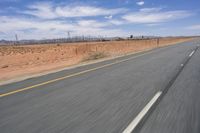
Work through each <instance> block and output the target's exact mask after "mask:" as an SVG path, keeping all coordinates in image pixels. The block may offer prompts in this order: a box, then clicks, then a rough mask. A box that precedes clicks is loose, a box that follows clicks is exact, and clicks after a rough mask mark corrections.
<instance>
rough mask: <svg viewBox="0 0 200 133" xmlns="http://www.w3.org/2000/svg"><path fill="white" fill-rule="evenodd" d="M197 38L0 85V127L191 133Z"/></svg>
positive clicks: (195, 123) (35, 131)
mask: <svg viewBox="0 0 200 133" xmlns="http://www.w3.org/2000/svg"><path fill="white" fill-rule="evenodd" d="M198 45H200V41H197V40H195V41H191V42H185V43H181V44H177V45H173V46H167V47H163V48H158V49H154V50H151V51H148V52H143V53H139V54H135V55H129V56H125V57H120V58H117V59H113V60H109V61H104V62H100V63H96V64H92V65H87V66H82V67H79V68H75V69H71V70H64V71H61V72H57V73H53V74H48V75H45V76H41V77H36V78H31V79H27V80H24V81H21V82H17V83H12V84H8V85H3V86H0V132H1V133H122V132H124V133H129V132H132V131H133V132H141V133H175V132H176V133H199V132H200V113H199V112H200V48H199V49H197V46H198Z"/></svg>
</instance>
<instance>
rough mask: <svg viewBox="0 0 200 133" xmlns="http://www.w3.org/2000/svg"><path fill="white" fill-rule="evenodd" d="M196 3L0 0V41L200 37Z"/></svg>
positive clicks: (177, 0) (199, 1)
mask: <svg viewBox="0 0 200 133" xmlns="http://www.w3.org/2000/svg"><path fill="white" fill-rule="evenodd" d="M199 5H200V0H0V39H8V40H13V39H14V35H15V34H17V35H18V37H19V39H45V38H62V37H67V33H68V32H70V33H71V36H82V35H85V36H88V35H90V36H107V37H109V36H129V35H131V34H132V35H135V36H140V35H157V36H179V35H200V9H199Z"/></svg>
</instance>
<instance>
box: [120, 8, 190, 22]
mask: <svg viewBox="0 0 200 133" xmlns="http://www.w3.org/2000/svg"><path fill="white" fill-rule="evenodd" d="M190 15H192V14H191V13H190V12H188V11H183V10H176V11H161V9H160V8H144V9H140V11H139V12H133V13H129V14H126V15H124V16H122V18H123V19H124V20H126V21H128V22H130V23H144V24H145V23H161V22H168V21H172V20H176V19H181V18H185V17H188V16H190Z"/></svg>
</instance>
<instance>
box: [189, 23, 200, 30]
mask: <svg viewBox="0 0 200 133" xmlns="http://www.w3.org/2000/svg"><path fill="white" fill-rule="evenodd" d="M186 29H189V30H200V24H199V25H192V26H189V27H187V28H186Z"/></svg>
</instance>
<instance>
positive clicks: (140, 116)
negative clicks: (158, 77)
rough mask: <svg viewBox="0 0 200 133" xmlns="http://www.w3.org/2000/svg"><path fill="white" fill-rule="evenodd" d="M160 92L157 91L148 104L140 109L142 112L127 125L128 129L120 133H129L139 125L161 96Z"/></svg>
mask: <svg viewBox="0 0 200 133" xmlns="http://www.w3.org/2000/svg"><path fill="white" fill-rule="evenodd" d="M161 94H162V91H158V92H157V93H156V94H155V95H154V97H153V98H152V99H151V100H150V101H149V103H148V104H147V105H146V106H145V107H144V108H143V109H142V111H141V112H140V113H139V114H138V115H137V116H136V117H135V118H134V119H133V121H132V122H131V123H130V124H129V125H128V127H127V128H126V129H125V130H124V131H123V132H122V133H131V132H133V131H134V129H135V128H136V126H137V125H138V124H139V123H140V121H141V120H142V119H143V118H144V116H145V115H146V114H147V113H148V111H149V110H150V109H151V107H152V106H153V105H154V103H155V102H156V101H157V100H158V98H159V97H160V96H161Z"/></svg>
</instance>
